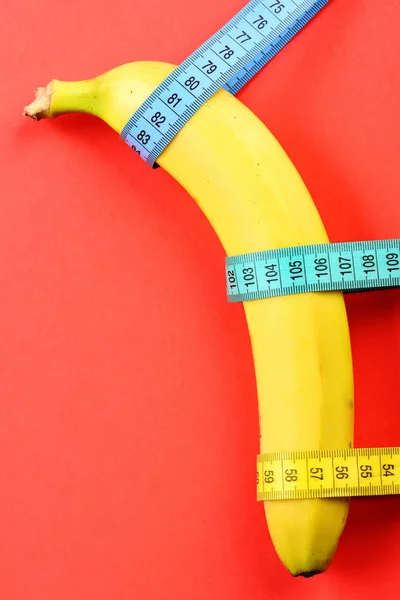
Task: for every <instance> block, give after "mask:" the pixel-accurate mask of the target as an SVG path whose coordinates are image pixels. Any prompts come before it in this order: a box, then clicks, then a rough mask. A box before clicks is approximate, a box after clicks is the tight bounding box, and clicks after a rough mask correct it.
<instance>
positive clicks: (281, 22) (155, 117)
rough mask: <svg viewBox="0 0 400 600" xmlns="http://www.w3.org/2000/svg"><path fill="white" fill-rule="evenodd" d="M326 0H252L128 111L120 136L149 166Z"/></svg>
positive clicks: (239, 84)
mask: <svg viewBox="0 0 400 600" xmlns="http://www.w3.org/2000/svg"><path fill="white" fill-rule="evenodd" d="M329 1H330V0H317V1H316V0H251V2H249V3H248V4H246V5H245V6H244V8H242V10H240V11H239V12H238V13H237V14H236V15H235V16H234V17H233V18H232V19H231V20H230V21H228V22H227V23H226V24H225V25H224V26H223V27H222V28H221V29H220V30H219V31H217V32H216V33H215V34H214V35H213V36H212V37H210V38H209V39H208V40H207V41H206V42H204V44H202V45H201V46H200V47H199V48H197V50H195V51H194V52H193V53H192V54H191V55H190V56H189V57H188V58H187V59H186V60H184V61H183V62H182V63H181V64H180V65H179V66H178V67H177V68H176V69H174V71H173V72H172V73H171V74H170V75H169V76H168V77H167V78H166V79H165V80H164V81H162V82H161V84H160V85H159V86H158V87H157V88H156V89H155V90H154V92H153V93H152V94H150V96H149V97H148V98H147V99H146V100H145V101H144V102H143V104H142V105H141V106H140V107H139V108H138V109H137V111H136V112H135V113H134V114H133V115H132V117H131V118H130V119H129V121H128V122H127V123H126V125H125V127H124V129H123V130H122V132H121V137H122V139H123V140H124V141H125V142H126V143H127V144H128V145H129V146H130V147H131V148H132V149H133V150H134V151H135V152H136V153H137V154H138V155H139V156H140V157H141V158H142V159H143V160H145V161H146V162H147V164H148V165H150V166H152V167H154V166H157V165H155V161H156V160H157V158H158V156H159V155H160V154H161V152H162V151H163V150H164V149H165V148H166V147H167V146H168V144H169V143H170V142H171V140H172V139H173V138H174V137H175V135H176V134H177V133H178V131H179V130H180V129H181V128H182V127H183V126H184V125H185V123H187V121H188V120H189V119H190V118H191V117H192V116H193V115H194V113H195V112H196V111H197V110H198V109H199V108H200V106H202V105H203V104H204V103H205V102H206V101H207V100H208V99H209V98H211V96H212V95H213V94H215V93H216V92H217V91H218V90H219V89H221V88H225V89H226V90H227V91H229V92H230V93H232V94H236V93H237V92H238V90H239V89H240V88H241V87H242V86H243V85H245V84H246V83H247V82H248V81H249V80H250V79H251V78H252V77H253V76H254V75H255V74H256V73H257V72H258V71H259V70H260V69H261V68H262V67H263V66H264V65H266V64H267V63H268V62H269V61H270V60H271V59H272V58H273V57H274V56H275V55H276V54H277V53H278V52H279V51H280V50H281V49H282V48H283V47H284V46H285V45H286V44H287V43H288V42H289V41H290V40H291V39H292V38H293V37H294V36H295V35H296V34H297V33H298V32H299V31H300V30H301V29H302V28H303V27H304V26H305V25H306V24H307V23H308V22H309V21H310V20H311V19H312V18H313V17H314V16H315V15H316V14H317V13H318V12H319V11H320V10H321V8H323V6H325V5H326V4H327V3H328V2H329Z"/></svg>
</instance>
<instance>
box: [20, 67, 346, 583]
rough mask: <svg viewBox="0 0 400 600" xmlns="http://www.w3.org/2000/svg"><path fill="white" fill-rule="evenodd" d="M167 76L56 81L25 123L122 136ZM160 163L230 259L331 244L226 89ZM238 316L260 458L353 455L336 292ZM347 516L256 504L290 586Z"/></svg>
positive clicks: (117, 73) (303, 506) (306, 197)
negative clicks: (70, 119)
mask: <svg viewBox="0 0 400 600" xmlns="http://www.w3.org/2000/svg"><path fill="white" fill-rule="evenodd" d="M173 69H174V66H173V65H170V64H163V63H157V62H137V63H130V64H125V65H123V66H120V67H117V68H115V69H113V70H111V71H109V72H107V73H105V74H103V75H101V76H99V77H96V78H94V79H91V80H86V81H78V82H62V81H58V80H53V81H52V82H51V83H50V84H49V85H48V86H47V87H45V88H39V90H38V92H37V97H36V100H35V101H34V102H33V103H32V104H31V105H30V106H28V107H26V108H25V113H26V114H27V115H29V116H31V117H33V118H35V119H38V120H39V119H42V118H53V117H56V116H58V115H62V114H65V113H69V112H74V111H75V112H85V113H90V114H92V115H95V116H97V117H99V118H100V119H103V120H104V121H105V122H106V123H108V125H110V127H112V128H113V129H114V130H115V131H116V132H118V133H121V131H122V129H123V128H124V126H125V124H126V123H127V121H128V119H129V118H130V117H131V115H132V114H133V113H134V112H135V111H136V110H137V108H138V107H139V106H140V105H141V103H143V101H144V100H145V99H146V98H147V97H148V96H149V95H150V94H151V92H152V91H153V90H154V89H155V88H156V87H157V86H158V85H159V84H160V83H161V82H162V81H163V80H164V79H165V78H166V77H167V76H168V75H169V74H170V73H171V72H172V70H173ZM249 138H251V140H252V142H251V144H249ZM157 163H158V165H159V166H160V167H162V168H163V169H165V170H166V171H167V172H168V173H170V174H171V175H172V177H174V178H175V179H176V180H177V181H178V182H179V183H180V184H181V185H182V186H183V187H184V188H185V189H186V190H187V191H188V193H189V194H190V195H191V196H192V197H193V198H194V200H195V201H196V202H197V204H198V206H199V207H200V209H201V210H202V211H203V212H204V214H205V215H206V217H207V218H208V220H209V222H210V223H211V225H212V227H213V228H214V230H215V232H216V234H217V235H218V237H219V239H220V240H221V243H222V244H223V247H224V249H225V251H226V253H227V254H228V255H235V254H242V253H249V252H257V251H264V250H268V249H271V250H272V249H277V248H284V247H287V246H295V245H308V244H321V243H328V242H329V240H328V237H327V234H326V232H325V229H324V226H323V223H322V221H321V219H320V216H319V214H318V211H317V209H316V207H315V205H314V203H313V201H312V198H311V197H310V194H309V193H308V191H307V188H306V186H305V184H304V183H303V181H302V179H301V177H300V175H299V174H298V172H297V171H296V169H295V167H294V166H293V164H292V162H291V161H290V159H289V158H288V156H287V155H286V153H285V151H284V150H283V149H282V147H281V146H280V144H279V143H278V141H277V140H276V139H275V137H274V136H273V135H272V134H271V133H270V131H269V130H268V129H267V127H266V126H265V125H264V124H263V123H262V122H261V121H260V120H259V119H258V118H257V117H256V116H255V115H254V114H253V113H252V112H251V111H250V110H249V109H248V108H247V107H246V106H244V105H243V104H242V103H241V102H240V101H239V100H238V99H237V98H235V97H234V96H233V95H231V94H230V93H228V92H227V91H225V90H219V91H218V92H217V93H216V94H215V95H214V96H213V97H212V98H210V99H209V100H208V101H207V102H206V104H205V105H204V106H202V107H201V108H199V110H198V111H197V112H196V113H195V114H194V115H193V116H192V118H191V119H190V120H189V121H188V123H187V124H186V125H185V126H184V127H183V128H182V129H181V130H180V131H179V133H178V134H177V135H176V137H174V139H173V140H172V141H171V143H170V144H169V145H168V146H167V148H166V149H165V150H164V151H163V152H162V154H161V155H160V156H159V158H158V159H157ZM243 306H244V311H245V316H246V319H247V323H248V329H249V334H250V339H251V345H252V353H253V358H254V368H255V375H256V381H257V393H258V406H259V417H260V419H259V422H260V453H262V454H268V453H270V452H281V451H299V450H309V449H310V450H318V449H327V450H329V449H338V448H339V449H340V448H344V449H346V448H349V447H351V446H352V443H353V373H352V356H351V348H350V337H349V328H348V322H347V317H346V310H345V304H344V299H343V293H342V292H341V291H330V292H317V293H304V294H297V295H287V296H280V297H273V298H269V299H268V300H263V299H258V300H253V301H250V302H244V303H243ZM348 506H349V500H348V499H347V498H329V499H300V500H299V499H296V500H290V501H287V500H273V501H265V502H264V507H265V514H266V519H267V522H268V527H269V531H270V535H271V538H272V541H273V544H274V546H275V549H276V551H277V553H278V555H279V557H280V559H281V560H282V562H283V563H284V565H285V566H286V567H287V569H288V570H289V571H290V572H291V573H292V574H293V575H304V576H310V575H313V574H316V573H320V572H322V571H324V570H325V569H326V568H327V567H328V565H329V564H330V562H331V560H332V558H333V556H334V553H335V549H336V547H337V544H338V541H339V538H340V536H341V533H342V531H343V528H344V526H345V523H346V519H347V514H348Z"/></svg>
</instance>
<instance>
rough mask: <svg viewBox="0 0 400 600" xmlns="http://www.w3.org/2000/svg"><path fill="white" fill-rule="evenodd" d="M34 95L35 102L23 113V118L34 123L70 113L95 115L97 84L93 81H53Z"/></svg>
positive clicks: (26, 107)
mask: <svg viewBox="0 0 400 600" xmlns="http://www.w3.org/2000/svg"><path fill="white" fill-rule="evenodd" d="M35 95H36V97H35V100H34V101H33V102H32V103H31V104H28V105H27V106H25V108H24V111H23V114H24V115H25V116H27V117H30V118H31V119H34V120H35V121H40V119H53V118H55V117H57V116H58V115H62V114H66V113H72V112H83V113H90V114H96V110H95V108H96V98H97V83H96V82H95V81H94V80H90V79H89V80H85V81H71V82H70V81H59V80H57V79H53V81H51V82H50V83H49V84H47V85H46V87H39V88H38V89H37V90H36V92H35Z"/></svg>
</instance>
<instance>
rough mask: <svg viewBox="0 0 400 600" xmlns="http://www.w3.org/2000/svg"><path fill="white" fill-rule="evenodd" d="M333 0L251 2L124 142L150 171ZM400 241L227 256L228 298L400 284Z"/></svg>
mask: <svg viewBox="0 0 400 600" xmlns="http://www.w3.org/2000/svg"><path fill="white" fill-rule="evenodd" d="M329 1H330V0H263V1H262V0H251V2H249V3H248V4H247V5H246V6H245V7H244V8H243V9H242V10H240V11H239V12H238V13H237V14H236V15H235V16H234V17H233V18H232V19H231V20H230V21H228V23H226V25H224V26H223V27H222V28H221V29H220V30H219V31H218V32H217V33H215V34H214V35H213V36H212V37H210V38H209V39H208V40H207V41H206V42H205V43H204V44H202V45H201V46H200V47H199V48H198V49H197V50H195V52H193V53H192V54H191V55H190V56H189V57H188V58H187V59H186V60H185V61H184V62H182V63H181V64H180V65H179V66H178V67H177V68H176V69H174V71H173V72H172V73H171V74H170V75H169V76H168V77H167V78H166V79H165V80H164V81H163V82H162V83H161V84H160V85H159V86H158V87H157V88H156V89H155V90H154V92H153V93H152V94H151V95H150V96H149V97H148V98H147V99H146V100H145V101H144V102H143V104H142V105H141V106H140V107H139V108H138V110H137V111H136V112H135V113H134V114H133V115H132V117H131V118H130V119H129V121H128V122H127V123H126V125H125V127H124V129H123V130H122V132H121V137H122V139H123V140H124V141H125V142H126V143H127V144H128V145H129V146H130V147H131V148H133V149H134V150H135V151H136V153H137V154H138V155H139V156H140V157H141V158H142V159H143V160H145V161H146V162H147V164H148V165H150V166H151V167H154V166H157V165H156V164H155V163H156V160H157V158H158V157H159V156H160V154H161V153H162V151H163V150H164V149H165V148H166V147H167V146H168V144H169V143H170V142H171V141H172V139H173V138H174V137H175V135H176V134H177V133H178V131H179V130H180V129H181V128H182V127H183V126H184V125H185V123H187V121H188V120H189V119H190V118H191V117H192V116H193V115H194V113H195V112H196V111H197V110H198V109H199V108H200V107H201V106H202V105H203V104H204V103H205V102H206V101H207V100H208V99H209V98H211V96H212V95H213V94H215V93H216V92H217V91H218V90H219V89H221V88H224V89H226V90H227V91H228V92H230V93H232V94H236V93H237V92H238V90H240V88H241V87H242V86H244V85H245V84H246V83H247V82H248V81H249V80H250V79H251V78H252V77H253V76H254V75H255V74H256V73H257V72H258V71H259V70H260V69H261V68H262V67H263V66H265V65H266V64H267V63H268V62H269V61H270V60H271V59H272V58H273V57H274V56H275V55H276V54H277V53H278V52H279V51H280V50H281V49H282V48H283V47H284V46H285V45H286V44H287V43H288V42H289V41H290V40H291V39H292V38H293V37H294V36H295V35H296V34H297V33H298V32H299V31H300V30H301V29H302V28H303V27H304V26H305V25H306V24H307V23H308V22H309V21H310V20H311V19H312V18H313V17H314V16H315V15H316V14H317V13H318V12H319V11H320V10H321V9H322V8H323V7H324V6H325V5H326V4H327V3H328V2H329ZM399 256H400V240H398V239H394V240H378V241H368V242H343V243H337V244H322V245H310V246H301V247H293V248H282V249H278V250H268V251H264V252H256V253H252V254H243V255H240V256H229V257H227V258H226V284H227V295H228V300H229V301H230V302H243V301H246V300H255V299H257V298H269V297H272V296H281V295H287V294H297V293H302V292H303V293H304V292H313V291H329V290H343V291H344V292H354V291H358V290H375V289H381V288H390V287H398V286H399V285H400V263H399Z"/></svg>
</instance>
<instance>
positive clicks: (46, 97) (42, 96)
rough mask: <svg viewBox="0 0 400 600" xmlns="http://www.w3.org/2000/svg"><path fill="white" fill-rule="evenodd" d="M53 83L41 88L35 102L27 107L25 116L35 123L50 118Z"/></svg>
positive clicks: (37, 91)
mask: <svg viewBox="0 0 400 600" xmlns="http://www.w3.org/2000/svg"><path fill="white" fill-rule="evenodd" d="M51 92H52V84H51V82H50V83H49V84H47V85H46V87H39V88H38V89H37V90H36V92H35V100H34V101H33V102H31V104H28V106H25V108H24V112H23V114H24V115H25V116H26V117H30V118H31V119H34V120H35V121H39V120H40V119H43V118H46V117H49V112H50V106H51Z"/></svg>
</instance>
